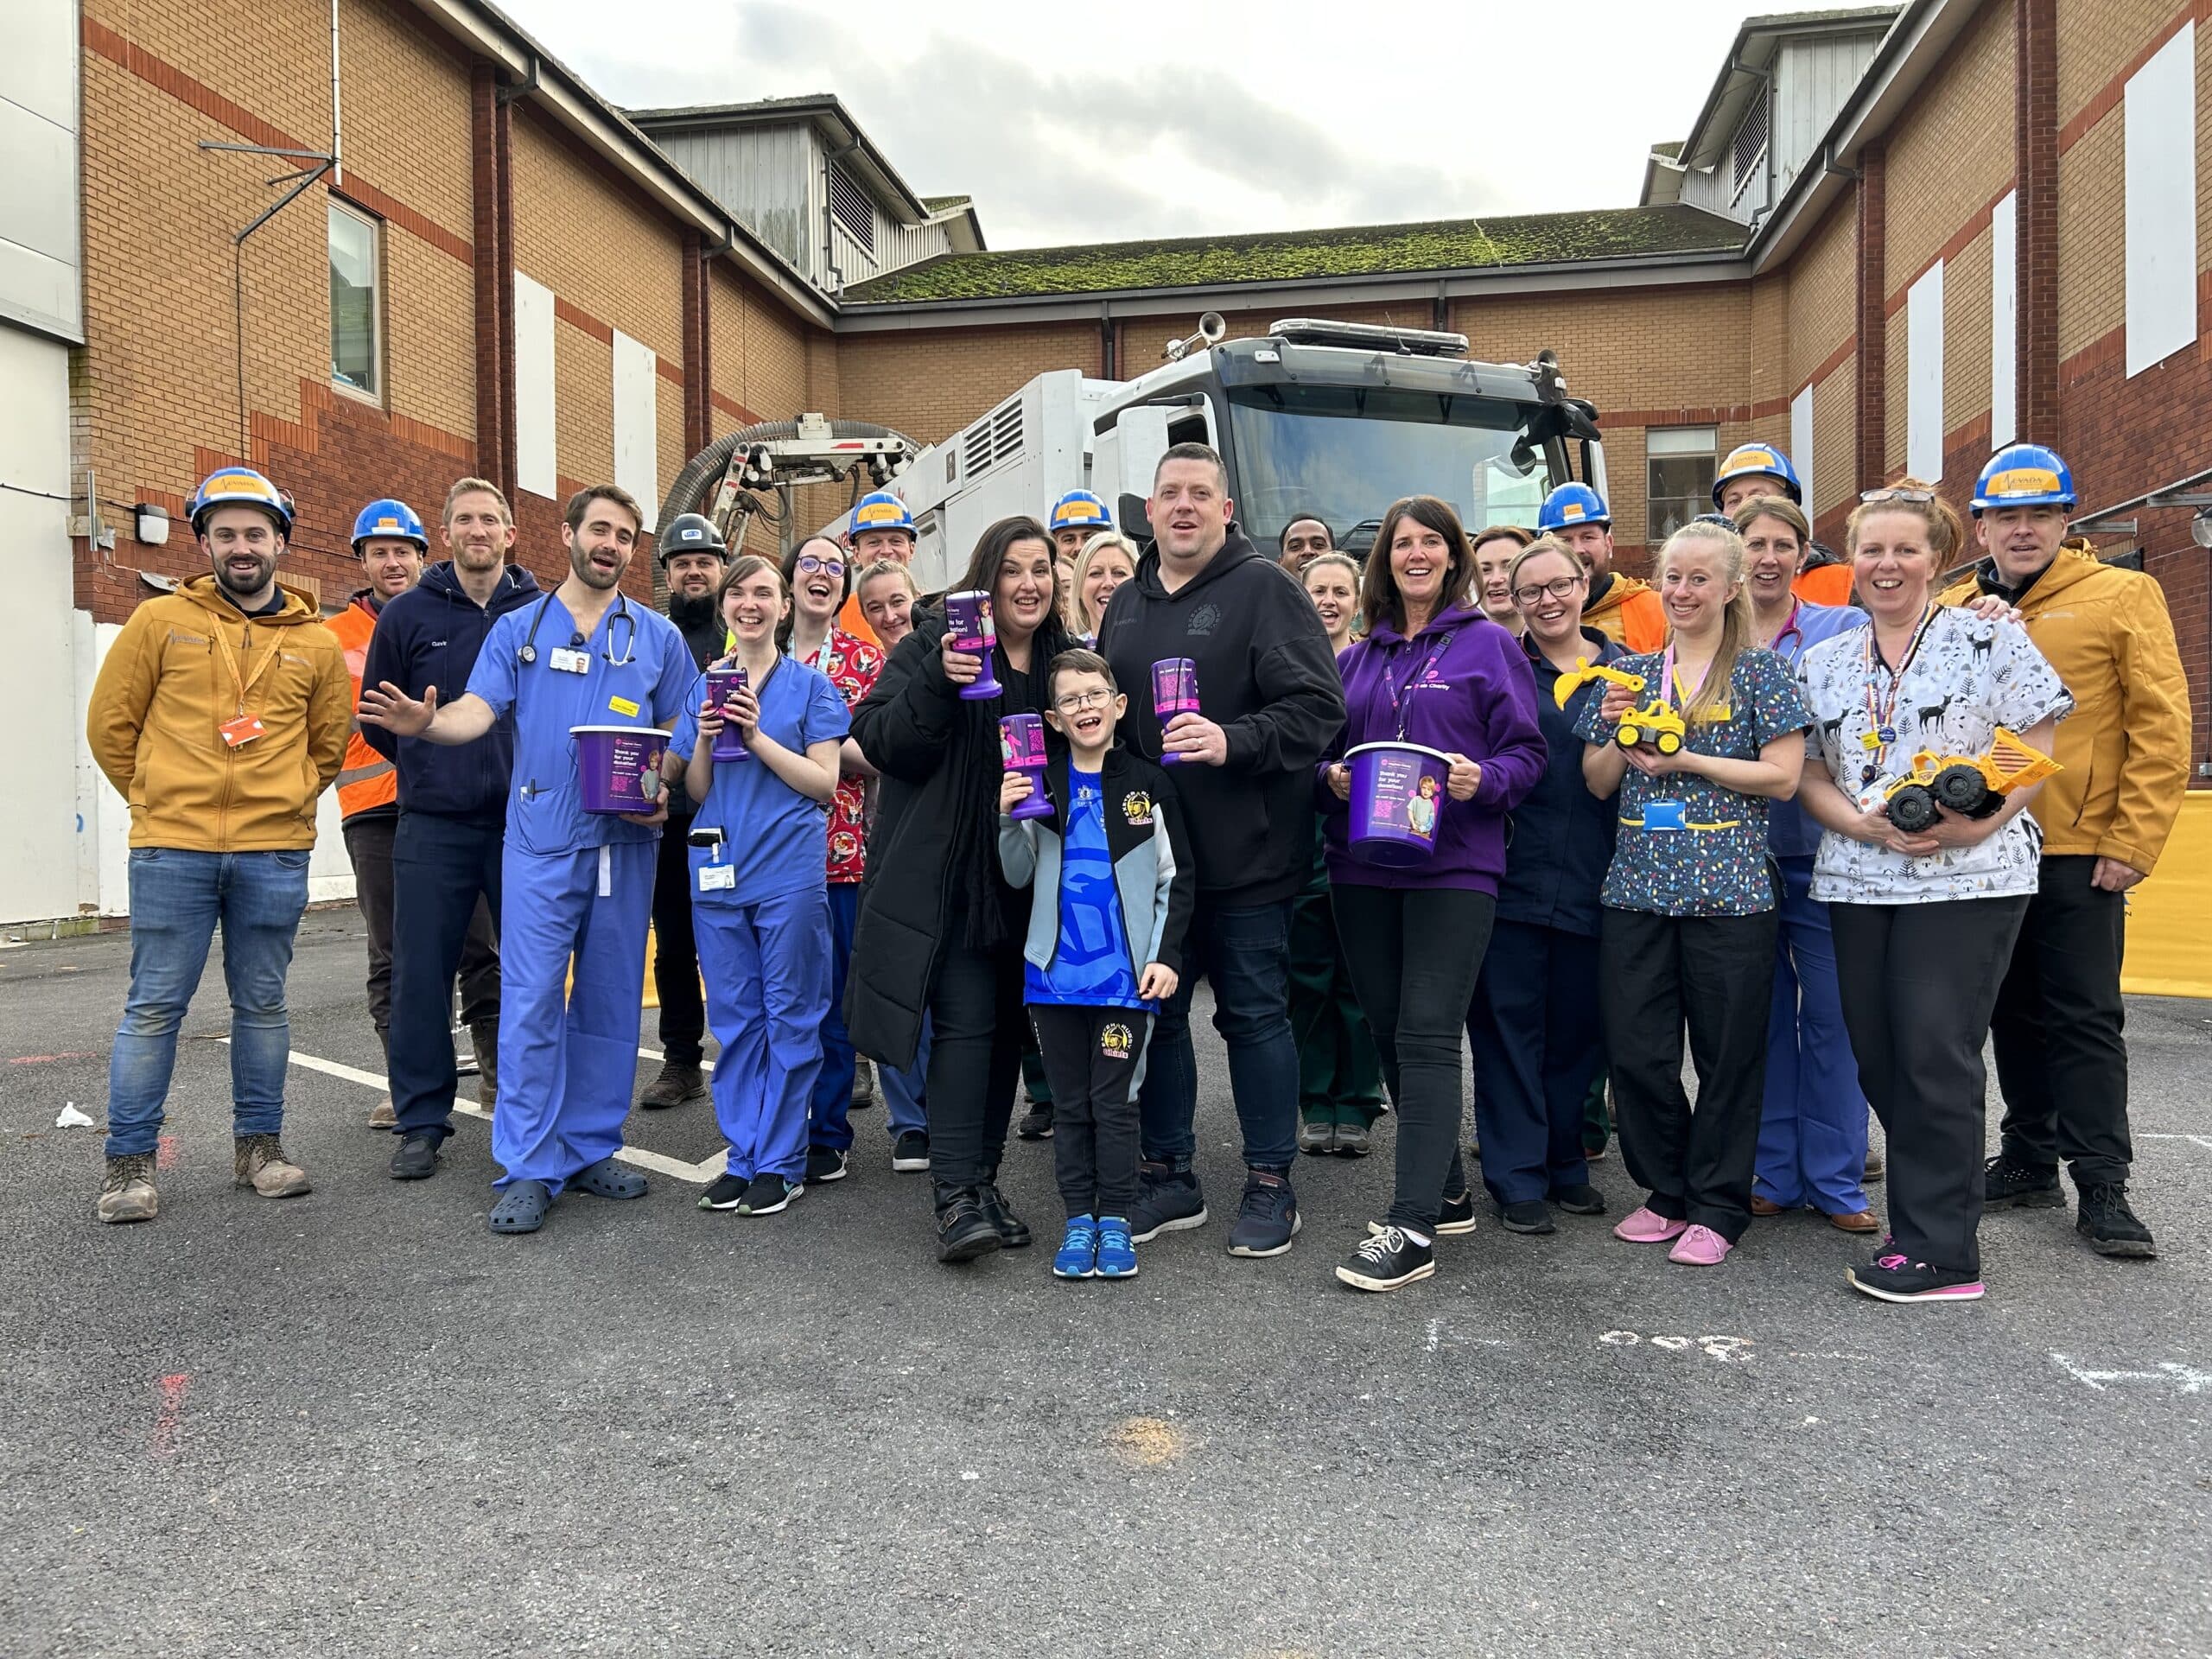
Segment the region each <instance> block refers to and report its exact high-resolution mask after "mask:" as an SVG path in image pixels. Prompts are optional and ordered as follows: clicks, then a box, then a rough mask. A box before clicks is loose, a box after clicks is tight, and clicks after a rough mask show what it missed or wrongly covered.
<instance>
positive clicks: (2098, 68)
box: [2057, 0, 2191, 130]
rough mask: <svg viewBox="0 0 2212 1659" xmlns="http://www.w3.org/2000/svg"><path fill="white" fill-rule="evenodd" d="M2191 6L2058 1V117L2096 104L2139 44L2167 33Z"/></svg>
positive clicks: (2122, 75) (2164, 1)
mask: <svg viewBox="0 0 2212 1659" xmlns="http://www.w3.org/2000/svg"><path fill="white" fill-rule="evenodd" d="M2190 10H2191V7H2190V5H2187V4H2183V3H2179V0H2057V13H2058V16H2057V21H2058V38H2059V41H2060V43H2061V44H2060V48H2059V53H2058V119H2059V121H2060V122H2061V124H2062V130H2063V124H2066V123H2069V122H2072V121H2074V120H2075V119H2076V118H2079V117H2081V116H2082V115H2083V114H2084V113H2085V111H2088V112H2092V113H2094V111H2090V106H2091V105H2102V104H2103V103H2104V102H2105V101H2106V100H2107V99H2109V98H2110V96H2111V93H2112V87H2113V82H2114V81H2116V80H2123V79H2126V73H2127V72H2128V69H2129V68H2130V67H2131V66H2132V65H2133V64H2135V63H2137V62H2138V61H2139V59H2140V57H2141V55H2142V52H2143V48H2145V46H2146V45H2148V44H2150V43H2151V42H2152V41H2153V40H2155V39H2158V38H2163V37H2164V35H2168V34H2171V32H2172V30H2173V29H2174V27H2175V26H2176V25H2177V24H2178V22H2180V20H2181V19H2182V18H2183V16H2186V15H2188V13H2189V12H2190Z"/></svg>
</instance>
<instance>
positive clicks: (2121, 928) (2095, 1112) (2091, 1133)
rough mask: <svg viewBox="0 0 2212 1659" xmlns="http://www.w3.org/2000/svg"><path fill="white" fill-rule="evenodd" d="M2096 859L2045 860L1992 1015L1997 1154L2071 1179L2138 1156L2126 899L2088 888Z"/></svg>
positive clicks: (2122, 1175) (2112, 1175) (2111, 1173)
mask: <svg viewBox="0 0 2212 1659" xmlns="http://www.w3.org/2000/svg"><path fill="white" fill-rule="evenodd" d="M2096 863H2097V861H2096V860H2095V859H2094V857H2091V856H2089V855H2075V854H2070V853H2069V854H2061V855H2052V856H2050V857H2046V858H2045V859H2044V861H2043V870H2042V878H2041V884H2040V886H2039V887H2037V892H2036V894H2035V896H2034V897H2033V898H2032V899H2029V900H2028V913H2027V917H2026V919H2025V920H2024V921H2023V922H2022V923H2021V925H2020V937H2019V940H2018V943H2017V944H2014V945H2013V947H2012V966H2011V969H2010V970H2009V971H2008V972H2007V973H2006V974H2005V982H2004V985H2003V988H2001V989H1999V992H1998V994H1997V1008H1996V1013H1995V1014H1994V1015H1993V1018H1992V1020H1991V1021H1990V1036H1991V1038H1992V1039H1993V1043H1994V1046H1995V1047H1996V1050H1997V1086H1998V1088H1999V1089H2000V1090H2003V1091H2004V1096H2005V1126H2004V1138H2003V1140H2002V1141H2001V1142H2000V1144H2001V1145H2002V1146H2003V1147H2004V1149H2005V1156H2007V1157H2008V1158H2011V1159H2012V1160H2014V1161H2015V1162H2018V1163H2023V1164H2037V1165H2043V1166H2050V1165H2055V1164H2056V1163H2057V1162H2058V1161H2059V1160H2061V1159H2063V1160H2065V1161H2066V1162H2067V1163H2068V1164H2069V1166H2072V1169H2073V1173H2074V1183H2075V1185H2077V1186H2080V1185H2085V1184H2096V1183H2101V1182H2107V1181H2124V1180H2126V1179H2127V1171H2128V1166H2130V1165H2131V1164H2133V1162H2134V1161H2135V1147H2134V1143H2133V1141H2131V1140H2130V1139H2129V1136H2128V1133H2127V1044H2126V1040H2125V1039H2124V1038H2123V1037H2122V1036H2121V1034H2120V1033H2121V1028H2122V1027H2123V1026H2124V1024H2125V1023H2126V1017H2127V1015H2126V1007H2125V1005H2124V1004H2123V1003H2122V1001H2121V1000H2120V950H2121V946H2122V944H2124V943H2125V941H2126V926H2127V900H2126V896H2125V895H2123V894H2120V893H2107V892H2105V891H2103V890H2102V889H2101V888H2099V887H2091V886H2090V885H2089V873H2090V872H2091V871H2092V870H2094V868H2096Z"/></svg>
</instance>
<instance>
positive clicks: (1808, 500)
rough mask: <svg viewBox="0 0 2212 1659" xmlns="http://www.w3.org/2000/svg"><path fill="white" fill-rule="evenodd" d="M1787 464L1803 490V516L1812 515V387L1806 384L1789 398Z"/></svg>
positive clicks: (1808, 516) (1809, 516)
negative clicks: (1794, 470) (1793, 470)
mask: <svg viewBox="0 0 2212 1659" xmlns="http://www.w3.org/2000/svg"><path fill="white" fill-rule="evenodd" d="M1789 464H1790V465H1791V466H1793V467H1796V469H1797V483H1798V486H1799V487H1800V488H1801V489H1802V490H1803V491H1804V492H1805V516H1806V517H1807V518H1811V517H1812V516H1813V389H1812V387H1810V386H1807V387H1806V388H1805V390H1804V391H1801V392H1799V393H1798V394H1797V395H1796V397H1792V398H1791V399H1790V400H1789Z"/></svg>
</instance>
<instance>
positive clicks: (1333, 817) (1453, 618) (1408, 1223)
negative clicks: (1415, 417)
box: [1318, 495, 1544, 1290]
mask: <svg viewBox="0 0 2212 1659" xmlns="http://www.w3.org/2000/svg"><path fill="white" fill-rule="evenodd" d="M1473 579H1474V556H1473V555H1472V554H1471V552H1470V551H1469V550H1468V547H1467V537H1466V533H1465V531H1463V530H1461V529H1460V527H1459V516H1458V515H1457V514H1456V513H1454V512H1452V509H1451V508H1450V507H1449V506H1448V505H1446V504H1445V503H1443V502H1441V501H1440V500H1438V499H1436V498H1435V497H1433V496H1428V495H1416V496H1409V497H1408V498H1407V499H1405V500H1402V501H1400V502H1398V503H1396V504H1395V505H1393V506H1392V507H1391V509H1390V511H1389V512H1388V513H1387V514H1385V515H1384V516H1383V528H1382V531H1381V532H1380V533H1379V534H1378V535H1377V536H1376V538H1375V550H1374V551H1373V552H1372V553H1371V554H1370V555H1369V556H1368V561H1367V573H1366V575H1365V577H1364V579H1363V582H1362V584H1361V589H1360V601H1361V605H1360V608H1361V609H1362V611H1363V612H1364V613H1365V614H1366V616H1367V617H1368V619H1369V626H1370V631H1369V632H1368V635H1367V637H1366V638H1365V639H1363V640H1361V641H1360V642H1359V643H1358V644H1357V645H1353V646H1351V648H1349V649H1348V650H1346V651H1345V652H1344V653H1343V655H1341V656H1340V657H1338V658H1337V667H1338V671H1339V672H1341V673H1342V674H1343V676H1344V708H1345V720H1344V734H1343V735H1342V736H1341V737H1340V738H1339V739H1338V742H1337V745H1336V747H1335V748H1334V749H1333V750H1332V752H1331V754H1330V755H1329V757H1328V758H1327V759H1325V760H1323V762H1322V763H1321V766H1320V769H1319V780H1318V782H1319V795H1320V799H1321V804H1322V807H1323V809H1324V810H1325V814H1326V818H1325V823H1324V826H1323V827H1324V831H1325V838H1326V843H1327V849H1328V861H1329V880H1330V883H1331V886H1332V891H1333V899H1334V903H1335V906H1336V915H1337V931H1338V936H1339V937H1340V938H1342V939H1343V941H1344V960H1345V962H1346V963H1347V964H1348V965H1349V966H1350V967H1351V982H1352V988H1353V989H1355V990H1356V991H1357V992H1358V993H1359V1001H1360V1006H1361V1007H1362V1008H1363V1009H1364V1010H1365V1012H1366V1014H1367V1023H1368V1025H1369V1026H1370V1027H1371V1028H1372V1029H1373V1031H1374V1033H1375V1040H1376V1046H1378V1047H1379V1048H1380V1049H1381V1051H1382V1054H1383V1079H1384V1081H1385V1082H1386V1083H1388V1084H1389V1088H1390V1098H1391V1099H1392V1100H1393V1101H1395V1103H1397V1108H1398V1165H1397V1190H1396V1193H1395V1197H1394V1198H1393V1199H1392V1202H1391V1205H1390V1213H1389V1216H1388V1217H1385V1218H1384V1220H1383V1224H1382V1225H1380V1226H1378V1227H1376V1228H1374V1229H1372V1230H1371V1233H1370V1236H1369V1237H1368V1238H1367V1239H1366V1240H1365V1241H1364V1242H1363V1243H1361V1244H1360V1246H1359V1247H1358V1248H1357V1249H1355V1250H1354V1251H1352V1253H1351V1255H1349V1256H1347V1257H1346V1258H1345V1259H1344V1262H1343V1264H1342V1265H1341V1266H1339V1267H1338V1268H1337V1277H1338V1279H1340V1280H1342V1281H1344V1283H1345V1284H1348V1285H1351V1286H1353V1287H1357V1288H1358V1289H1361V1290H1395V1289H1397V1288H1398V1287H1400V1286H1401V1285H1408V1284H1411V1283H1412V1282H1413V1281H1414V1280H1416V1279H1426V1278H1427V1277H1428V1276H1429V1275H1430V1274H1433V1273H1434V1272H1435V1271H1436V1255H1435V1248H1434V1247H1435V1237H1436V1235H1437V1234H1438V1233H1440V1232H1444V1233H1465V1232H1471V1231H1472V1230H1474V1224H1475V1201H1474V1195H1473V1193H1472V1192H1471V1191H1470V1190H1469V1188H1468V1185H1467V1177H1466V1172H1465V1169H1463V1168H1462V1167H1461V1166H1460V1161H1459V1118H1460V1111H1461V1100H1460V1093H1459V1030H1460V1026H1461V1023H1462V1022H1463V1021H1464V1020H1465V1018H1466V1013H1467V1002H1468V999H1469V997H1470V996H1471V995H1472V994H1473V991H1474V987H1475V975H1476V973H1477V971H1478V969H1480V968H1481V966H1482V960H1483V950H1484V947H1485V946H1486V945H1487V944H1489V943H1490V929H1491V917H1492V915H1493V913H1494V912H1496V910H1497V881H1498V877H1499V876H1500V875H1502V874H1503V873H1504V870H1505V815H1506V813H1507V812H1508V811H1510V810H1511V809H1512V807H1513V805H1514V804H1515V803H1516V801H1518V800H1519V799H1520V798H1522V796H1523V795H1525V794H1527V793H1528V792H1529V790H1530V789H1532V788H1533V787H1535V784H1536V781H1537V779H1540V778H1541V777H1542V776H1543V772H1544V738H1543V733H1542V730H1541V728H1539V727H1538V726H1537V724H1536V683H1535V675H1534V674H1533V673H1532V672H1531V671H1530V670H1529V659H1528V657H1527V655H1526V654H1525V653H1524V652H1522V650H1521V648H1520V645H1519V644H1518V642H1517V641H1516V640H1515V639H1514V638H1513V636H1512V635H1511V634H1510V633H1509V632H1506V630H1505V629H1503V628H1502V627H1500V626H1498V625H1497V623H1495V622H1493V621H1491V620H1490V619H1489V618H1488V617H1486V616H1484V614H1483V613H1482V612H1481V611H1480V610H1479V609H1478V608H1477V607H1476V606H1475V605H1474V603H1473V602H1472V601H1471V599H1470V597H1469V589H1470V588H1471V586H1472V584H1473ZM1382 742H1402V743H1413V744H1418V745H1420V746H1421V747H1423V748H1427V749H1433V750H1435V751H1437V752H1439V753H1442V754H1443V755H1445V756H1446V758H1447V759H1448V760H1449V762H1450V766H1451V769H1450V771H1449V772H1448V773H1447V774H1446V779H1445V785H1444V791H1443V797H1444V798H1442V799H1440V800H1436V799H1431V798H1422V799H1420V800H1416V801H1415V802H1414V803H1412V806H1413V808H1414V813H1415V815H1416V816H1415V818H1414V827H1416V828H1418V827H1420V824H1421V822H1423V821H1424V819H1425V817H1426V815H1427V813H1430V812H1433V814H1434V819H1433V822H1434V829H1435V850H1434V851H1433V853H1431V854H1430V855H1429V856H1428V857H1427V860H1426V861H1424V862H1421V863H1420V864H1417V865H1414V866H1413V867H1411V868H1382V867H1378V866H1376V865H1372V864H1369V863H1366V862H1364V861H1362V860H1361V859H1360V858H1359V856H1358V855H1357V854H1356V853H1355V852H1354V851H1353V849H1352V848H1351V844H1350V838H1349V823H1348V815H1347V812H1346V810H1345V804H1346V802H1347V801H1348V800H1349V799H1350V798H1351V772H1350V770H1349V769H1348V768H1347V767H1346V766H1345V765H1344V760H1343V757H1344V755H1345V754H1347V753H1349V752H1350V751H1351V750H1353V749H1356V748H1357V747H1359V746H1360V745H1362V744H1363V743H1382Z"/></svg>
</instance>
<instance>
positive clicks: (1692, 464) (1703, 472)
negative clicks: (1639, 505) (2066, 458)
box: [1643, 426, 1719, 542]
mask: <svg viewBox="0 0 2212 1659" xmlns="http://www.w3.org/2000/svg"><path fill="white" fill-rule="evenodd" d="M1643 455H1644V465H1645V467H1646V469H1647V474H1646V477H1645V480H1644V498H1643V499H1644V526H1645V529H1644V533H1645V535H1646V536H1648V537H1649V538H1650V539H1651V540H1652V541H1655V542H1663V541H1665V540H1666V539H1667V537H1669V536H1671V535H1673V534H1674V533H1675V531H1678V530H1680V529H1681V527H1682V526H1683V525H1684V524H1688V523H1689V521H1690V520H1691V519H1693V518H1696V517H1697V516H1698V514H1700V512H1712V511H1713V478H1714V475H1715V474H1717V473H1718V472H1719V433H1718V432H1716V431H1715V430H1714V429H1713V428H1712V427H1709V426H1655V427H1653V428H1652V429H1650V430H1649V431H1648V432H1646V433H1645V434H1644V435H1643Z"/></svg>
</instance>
